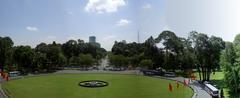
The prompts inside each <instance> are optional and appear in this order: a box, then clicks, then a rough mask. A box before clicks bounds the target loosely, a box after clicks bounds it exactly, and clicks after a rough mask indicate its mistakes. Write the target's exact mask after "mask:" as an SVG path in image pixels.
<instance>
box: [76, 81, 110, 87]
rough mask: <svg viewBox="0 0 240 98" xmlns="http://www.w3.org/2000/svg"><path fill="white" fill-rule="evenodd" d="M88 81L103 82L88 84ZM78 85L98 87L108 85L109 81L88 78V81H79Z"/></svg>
mask: <svg viewBox="0 0 240 98" xmlns="http://www.w3.org/2000/svg"><path fill="white" fill-rule="evenodd" d="M88 82H99V83H101V85H86V84H84V83H88ZM78 85H79V86H82V87H88V88H98V87H105V86H108V82H105V81H101V80H87V81H81V82H79V83H78Z"/></svg>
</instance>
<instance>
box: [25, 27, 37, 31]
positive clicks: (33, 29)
mask: <svg viewBox="0 0 240 98" xmlns="http://www.w3.org/2000/svg"><path fill="white" fill-rule="evenodd" d="M26 29H27V30H28V31H31V32H34V31H38V28H37V27H34V26H27V27H26Z"/></svg>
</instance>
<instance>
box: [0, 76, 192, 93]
mask: <svg viewBox="0 0 240 98" xmlns="http://www.w3.org/2000/svg"><path fill="white" fill-rule="evenodd" d="M92 79H93V80H95V79H99V80H104V81H107V82H108V83H109V86H107V87H102V88H84V87H80V86H78V83H79V82H80V81H83V80H92ZM169 83H171V84H172V85H173V92H169V91H168V84H169ZM176 85H177V84H176V82H175V81H170V80H164V79H160V78H153V77H146V76H136V75H119V74H61V75H60V74H58V75H49V76H40V77H31V78H24V79H18V80H13V81H9V82H7V83H4V85H3V87H4V88H5V89H6V90H7V91H8V94H9V95H10V97H11V98H190V97H191V96H192V94H193V91H192V90H191V89H190V88H188V87H185V86H183V85H182V84H181V85H180V87H179V88H176Z"/></svg>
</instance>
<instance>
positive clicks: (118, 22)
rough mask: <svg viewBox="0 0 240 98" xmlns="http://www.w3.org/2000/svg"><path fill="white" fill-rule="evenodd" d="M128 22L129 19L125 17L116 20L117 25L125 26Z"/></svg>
mask: <svg viewBox="0 0 240 98" xmlns="http://www.w3.org/2000/svg"><path fill="white" fill-rule="evenodd" d="M129 23H131V21H129V20H127V19H121V20H119V21H117V26H126V25H128V24H129Z"/></svg>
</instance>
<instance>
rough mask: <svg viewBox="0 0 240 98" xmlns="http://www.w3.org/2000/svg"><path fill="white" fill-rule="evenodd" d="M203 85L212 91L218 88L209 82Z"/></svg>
mask: <svg viewBox="0 0 240 98" xmlns="http://www.w3.org/2000/svg"><path fill="white" fill-rule="evenodd" d="M205 85H206V86H207V87H208V88H210V89H211V90H213V91H218V89H217V88H216V87H214V86H212V85H211V84H205Z"/></svg>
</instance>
